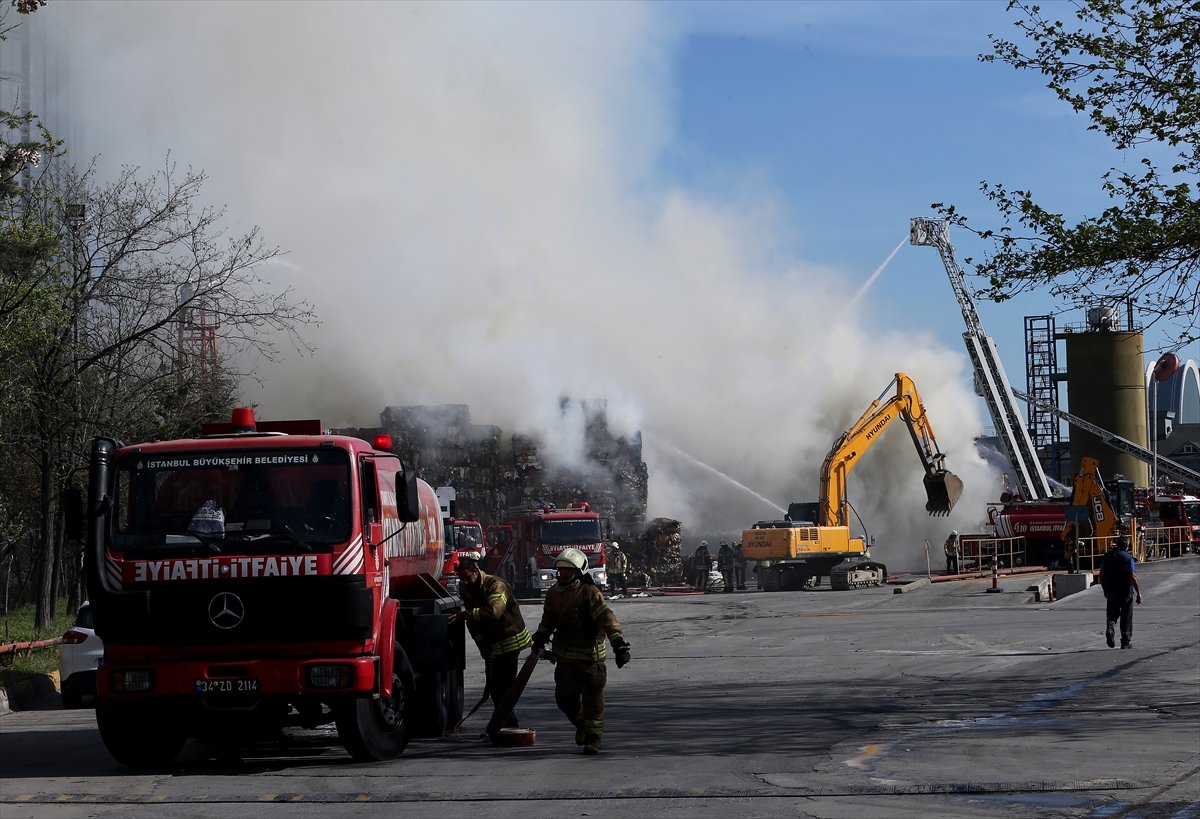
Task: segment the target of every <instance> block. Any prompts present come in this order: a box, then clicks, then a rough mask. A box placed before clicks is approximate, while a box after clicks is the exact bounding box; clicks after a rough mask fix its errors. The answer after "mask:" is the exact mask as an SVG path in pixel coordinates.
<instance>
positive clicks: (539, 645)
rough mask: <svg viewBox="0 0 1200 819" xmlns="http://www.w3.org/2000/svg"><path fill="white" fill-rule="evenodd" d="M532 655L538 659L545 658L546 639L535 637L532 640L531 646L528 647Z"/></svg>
mask: <svg viewBox="0 0 1200 819" xmlns="http://www.w3.org/2000/svg"><path fill="white" fill-rule="evenodd" d="M530 648H531V649H532V650H533V653H534V654H535V655H537V656H538V657H544V656H546V638H545V637H541V636H537V637H534V638H533V644H532V645H531V646H530Z"/></svg>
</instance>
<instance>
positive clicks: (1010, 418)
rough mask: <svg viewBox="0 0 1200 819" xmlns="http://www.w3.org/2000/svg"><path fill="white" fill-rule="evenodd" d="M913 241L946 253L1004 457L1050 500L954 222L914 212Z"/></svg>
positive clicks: (1033, 493) (1022, 485) (1020, 480)
mask: <svg viewBox="0 0 1200 819" xmlns="http://www.w3.org/2000/svg"><path fill="white" fill-rule="evenodd" d="M909 242H910V243H911V244H913V245H916V246H921V247H935V248H937V250H938V253H939V254H940V255H941V257H942V264H943V265H944V266H945V268H946V274H947V275H948V276H949V277H950V285H951V287H953V288H954V296H955V298H957V299H958V306H959V307H960V308H961V309H962V315H963V321H965V322H966V325H967V331H966V332H965V333H963V341H964V342H965V343H966V346H967V355H969V356H970V358H971V365H972V367H973V368H974V370H975V389H976V391H977V392H978V393H979V394H980V396H982V398H983V400H984V402H985V403H986V404H987V408H988V413H989V414H990V415H991V418H992V425H993V426H994V427H995V429H996V436H997V438H999V439H1000V446H1001V448H1002V449H1003V450H1004V455H1005V457H1007V458H1008V460H1009V463H1011V464H1012V467H1013V471H1014V472H1015V473H1016V477H1017V487H1018V489H1019V490H1020V492H1021V496H1022V497H1023V498H1025V499H1026V500H1045V499H1047V498H1050V497H1053V496H1054V493H1053V492H1052V491H1051V489H1050V481H1049V479H1048V478H1047V477H1046V472H1045V470H1044V469H1042V462H1041V461H1040V460H1038V457H1037V449H1036V447H1034V445H1033V438H1032V437H1031V436H1030V435H1029V429H1028V427H1026V426H1025V422H1024V420H1023V417H1022V414H1021V413H1020V412H1019V411H1018V410H1017V402H1016V400H1015V399H1014V397H1013V390H1012V387H1011V385H1010V384H1009V381H1008V375H1007V374H1006V373H1005V372H1004V365H1003V364H1002V363H1001V362H1000V355H999V353H997V352H996V344H995V342H994V341H992V337H991V336H989V335H988V334H987V333H986V332H984V329H983V323H982V322H981V321H980V320H979V313H978V312H976V310H975V302H974V301H973V300H972V298H971V291H970V290H969V289H968V288H967V278H966V276H965V275H964V274H963V271H962V268H960V267H959V266H958V262H957V261H955V259H954V248H953V247H952V246H951V244H950V223H949V222H947V221H945V220H943V219H929V218H924V217H917V218H914V219H913V220H912V221H911V222H910V224H909Z"/></svg>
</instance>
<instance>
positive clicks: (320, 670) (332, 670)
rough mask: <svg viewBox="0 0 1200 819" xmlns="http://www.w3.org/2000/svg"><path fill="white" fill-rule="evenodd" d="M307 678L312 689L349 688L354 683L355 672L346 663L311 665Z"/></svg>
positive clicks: (307, 670) (307, 671)
mask: <svg viewBox="0 0 1200 819" xmlns="http://www.w3.org/2000/svg"><path fill="white" fill-rule="evenodd" d="M306 676H307V677H308V684H309V686H311V687H312V688H349V687H350V686H351V685H352V684H353V682H354V670H353V669H352V668H351V667H350V666H348V665H345V664H344V663H339V664H331V665H310V666H309V667H308V668H307V669H306Z"/></svg>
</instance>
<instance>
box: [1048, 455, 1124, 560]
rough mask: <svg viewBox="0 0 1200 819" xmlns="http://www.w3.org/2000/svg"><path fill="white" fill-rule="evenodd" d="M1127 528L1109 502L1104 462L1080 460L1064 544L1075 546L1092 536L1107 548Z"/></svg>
mask: <svg viewBox="0 0 1200 819" xmlns="http://www.w3.org/2000/svg"><path fill="white" fill-rule="evenodd" d="M1081 524H1082V525H1081ZM1123 529H1124V526H1123V524H1122V522H1121V519H1120V517H1119V516H1118V515H1117V513H1116V511H1115V510H1114V509H1113V508H1112V504H1110V503H1109V501H1108V493H1107V492H1105V491H1104V480H1103V479H1102V478H1101V477H1100V462H1099V461H1098V460H1096V459H1095V458H1089V457H1086V456H1085V457H1083V458H1080V459H1079V473H1078V474H1077V475H1076V476H1075V490H1074V492H1073V493H1072V495H1071V506H1070V508H1069V509H1068V511H1067V522H1066V525H1065V526H1063V533H1062V539H1063V541H1064V542H1066V543H1071V542H1072V541H1074V540H1076V539H1080V538H1084V537H1092V538H1095V539H1096V540H1097V542H1098V543H1099V544H1101V548H1103V549H1107V548H1108V547H1109V545H1110V543H1111V541H1112V538H1114V537H1116V536H1117V535H1119V534H1121V533H1122V531H1123ZM1127 534H1128V535H1129V536H1130V537H1131V538H1132V537H1133V536H1134V534H1135V533H1134V532H1133V531H1130V532H1128V533H1127Z"/></svg>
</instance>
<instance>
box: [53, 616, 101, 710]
mask: <svg viewBox="0 0 1200 819" xmlns="http://www.w3.org/2000/svg"><path fill="white" fill-rule="evenodd" d="M60 648H61V652H60V654H59V658H58V679H59V685H60V688H59V690H60V691H61V692H62V704H63V708H79V707H80V706H82V705H83V698H84V696H85V695H86V696H89V697H94V696H95V695H96V669H97V668H99V667H100V662H101V661H102V660H103V659H104V643H103V642H102V641H101V640H100V638H99V637H97V636H96V632H95V631H94V630H93V628H92V607H91V606H90V605H89V604H87V603H84V604H83V605H82V606H80V607H79V611H78V613H76V615H75V625H74V626H72V627H71V628H69V629H68V630H67V631H66V632H64V633H63V636H62V645H61V646H60Z"/></svg>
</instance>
